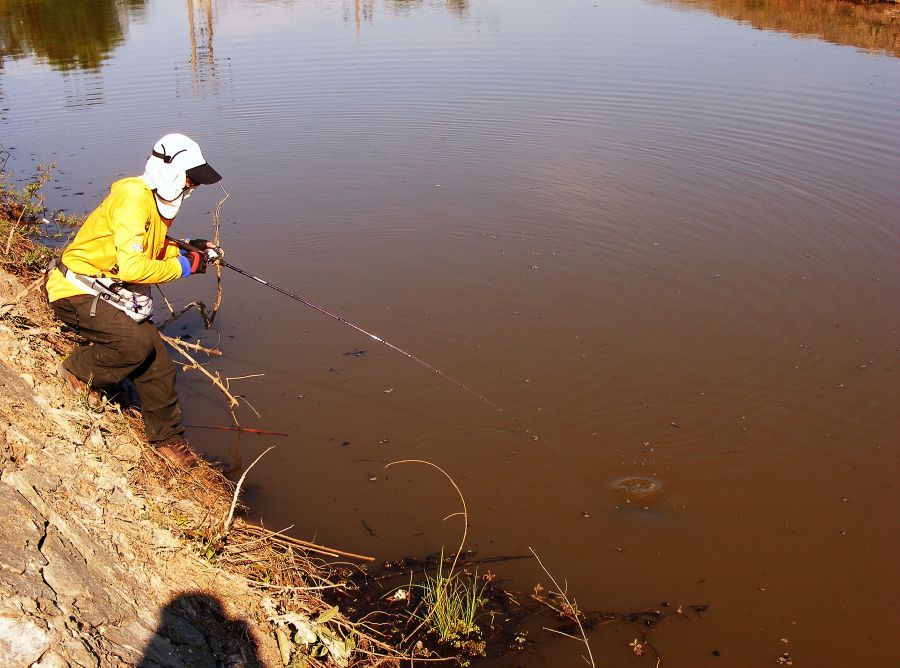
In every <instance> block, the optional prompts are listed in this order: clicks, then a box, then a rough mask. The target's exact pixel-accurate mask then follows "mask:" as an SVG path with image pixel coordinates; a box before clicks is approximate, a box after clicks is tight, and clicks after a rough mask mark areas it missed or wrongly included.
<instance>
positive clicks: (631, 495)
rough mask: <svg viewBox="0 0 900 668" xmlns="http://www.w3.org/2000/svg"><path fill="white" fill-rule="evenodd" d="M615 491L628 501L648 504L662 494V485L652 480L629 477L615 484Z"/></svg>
mask: <svg viewBox="0 0 900 668" xmlns="http://www.w3.org/2000/svg"><path fill="white" fill-rule="evenodd" d="M613 490H614V491H615V492H618V493H619V494H621V495H622V496H624V497H625V498H626V499H628V500H634V501H641V502H643V503H647V502H649V501H652V500H654V499H656V498H658V497H659V496H660V495H661V494H662V490H663V487H662V483H661V482H659V481H658V480H654V479H652V478H642V477H640V476H629V477H627V478H620V479H619V480H616V481H615V482H614V483H613Z"/></svg>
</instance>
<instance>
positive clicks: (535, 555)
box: [528, 547, 597, 668]
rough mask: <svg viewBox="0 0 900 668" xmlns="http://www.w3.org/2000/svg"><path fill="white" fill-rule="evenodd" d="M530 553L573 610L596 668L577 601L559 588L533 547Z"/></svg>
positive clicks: (588, 656) (590, 659)
mask: <svg viewBox="0 0 900 668" xmlns="http://www.w3.org/2000/svg"><path fill="white" fill-rule="evenodd" d="M528 551H529V552H531V554H533V555H534V558H535V559H537V562H538V565H539V566H540V567H541V570H542V571H544V573H546V574H547V577H548V578H550V581H551V582H552V583H553V586H554V587H556V593H557V594H559V595H560V596H561V597H562V599H563V600H564V601H565V602H566V605H567V606H568V607H569V609H571V610H572V616H573V617H574V618H575V623H576V624H577V625H578V630H579V631H580V632H581V641H582V642H584V646H585V648H586V649H587V653H588V655H587V660H588V661H589V662H590V664H591V666H594V668H596V666H597V664H596V663H594V655H593V653H592V652H591V644H590V643H589V642H588V639H587V634H586V633H585V632H584V626H582V624H581V614H580V613H579V612H578V607H577V604H576V603H575V600H574V599H572V601H569V597H568V596H567V595H566V593H565V592H564V591H563V588H562V587H560V586H559V583H558V582H557V581H556V578H554V577H553V575H552V574H551V573H550V571H548V570H547V568H546V566H544V563H543V562H542V561H541V558H540V557H539V556H538V555H537V552H535V551H534V549H533V548H531V547H529V548H528Z"/></svg>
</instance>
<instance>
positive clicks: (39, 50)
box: [0, 0, 146, 72]
mask: <svg viewBox="0 0 900 668" xmlns="http://www.w3.org/2000/svg"><path fill="white" fill-rule="evenodd" d="M145 4H146V0H125V1H124V2H116V0H83V1H80V2H70V0H33V1H32V0H4V2H0V63H2V60H3V57H4V56H6V57H11V58H21V57H24V56H26V55H30V54H33V55H34V56H35V57H36V58H37V59H38V60H41V61H44V62H46V63H49V64H50V66H51V67H53V68H54V69H57V70H61V71H63V72H65V71H68V70H73V69H83V70H98V69H100V66H101V65H103V63H104V62H105V61H106V60H107V59H108V58H109V57H110V54H111V53H112V51H113V50H114V49H115V48H116V47H117V46H119V45H120V44H122V43H123V41H124V40H125V36H126V31H127V28H128V23H129V21H130V20H131V19H132V18H140V17H142V16H143V15H144V10H145Z"/></svg>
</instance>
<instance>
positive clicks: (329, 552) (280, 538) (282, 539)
mask: <svg viewBox="0 0 900 668" xmlns="http://www.w3.org/2000/svg"><path fill="white" fill-rule="evenodd" d="M243 529H244V531H246V532H247V533H258V534H260V535H264V536H265V538H267V539H268V540H270V541H272V542H274V543H280V544H282V545H285V546H288V547H297V548H301V549H303V550H308V551H309V552H316V553H318V554H322V555H325V556H327V557H346V558H348V559H358V560H359V561H375V557H368V556H365V555H362V554H354V553H353V552H345V551H343V550H336V549H334V548H331V547H325V546H323V545H317V544H316V543H310V542H309V541H306V540H301V539H299V538H294V537H293V536H288V535H285V534H283V533H281V532H280V531H268V530H267V529H263V528H262V527H257V526H254V525H252V524H248V525H246V526H244V527H243Z"/></svg>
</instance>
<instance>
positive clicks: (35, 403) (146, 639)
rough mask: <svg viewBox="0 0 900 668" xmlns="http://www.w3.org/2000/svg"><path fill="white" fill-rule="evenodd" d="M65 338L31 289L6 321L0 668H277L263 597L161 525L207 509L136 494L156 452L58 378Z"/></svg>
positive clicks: (166, 496)
mask: <svg viewBox="0 0 900 668" xmlns="http://www.w3.org/2000/svg"><path fill="white" fill-rule="evenodd" d="M20 291H21V285H20V284H19V283H18V282H17V281H16V280H15V279H14V278H12V277H11V276H9V275H6V274H0V304H3V303H5V302H8V301H9V300H10V299H11V298H12V297H13V296H14V295H16V294H18V293H19V292H20ZM0 311H2V309H0ZM48 337H50V338H49V339H48ZM65 345H66V342H65V340H64V339H63V338H62V337H61V336H60V335H59V334H58V333H57V328H56V325H55V323H54V322H53V320H52V319H51V318H50V316H49V311H48V309H47V308H46V306H45V304H44V303H43V300H42V298H41V297H40V293H39V291H37V290H35V291H33V293H31V294H30V295H29V296H28V297H27V298H26V299H25V300H23V301H22V302H21V303H20V304H19V305H18V306H17V307H16V308H15V310H13V311H12V312H11V313H9V314H8V315H7V317H5V318H3V319H2V320H0V466H2V475H0V516H2V518H3V519H2V522H0V666H2V667H6V666H9V667H13V666H15V667H17V668H18V667H20V666H32V665H33V666H41V667H50V666H53V667H56V666H98V665H100V666H120V665H128V666H133V665H140V666H147V667H150V666H215V665H220V666H222V665H224V666H253V665H265V666H275V665H281V663H282V662H281V658H280V654H279V651H278V647H277V644H276V642H275V638H274V636H273V634H272V628H271V626H272V625H271V624H270V623H268V621H267V619H266V614H265V612H264V610H263V608H262V607H261V600H262V594H261V593H260V592H259V591H254V590H252V589H251V588H250V586H248V584H247V583H246V582H245V581H244V580H243V579H242V578H240V577H238V576H236V575H230V574H228V573H226V572H225V571H224V570H222V569H220V568H217V567H216V566H214V565H212V564H211V563H209V562H207V561H204V560H203V559H201V558H200V557H199V556H198V555H197V553H196V550H195V549H193V548H192V547H191V546H190V544H189V543H188V542H186V541H183V540H181V539H179V538H178V537H176V536H175V535H174V534H173V533H172V532H171V531H169V530H167V529H166V528H163V526H161V524H162V523H161V522H159V521H158V520H157V521H154V517H155V516H156V515H157V513H155V512H154V509H155V508H160V507H165V508H167V509H170V508H171V507H173V506H176V507H178V508H179V509H180V512H182V513H183V514H184V515H185V516H186V517H190V516H196V515H203V514H204V513H205V512H206V511H207V508H203V507H200V506H199V505H198V504H197V503H194V502H191V501H189V500H186V499H183V498H182V499H177V498H176V497H175V496H173V495H172V493H171V492H172V490H166V489H165V488H164V487H162V488H158V489H156V490H155V491H154V490H152V489H150V488H149V487H147V488H145V489H143V490H141V489H139V486H138V485H136V484H135V482H134V481H135V474H136V473H139V472H140V470H141V468H142V467H144V466H145V465H146V458H147V457H148V456H153V455H152V453H149V452H148V451H147V450H146V448H145V447H144V446H143V445H142V444H141V440H140V438H139V437H137V435H136V434H134V433H133V428H131V427H130V426H129V424H128V420H127V419H126V418H125V417H124V416H123V415H122V414H121V413H120V412H116V411H115V410H113V409H112V408H107V410H105V411H103V412H97V411H95V410H91V409H89V407H88V406H87V404H86V403H85V402H84V401H83V400H81V399H80V398H79V397H76V396H73V395H72V394H71V393H70V392H69V391H68V388H66V387H64V386H63V384H62V382H61V381H60V380H59V378H58V376H57V375H56V368H57V365H58V363H59V359H60V355H59V350H58V348H60V347H64V346H65ZM173 480H174V479H173ZM223 491H224V490H223Z"/></svg>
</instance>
